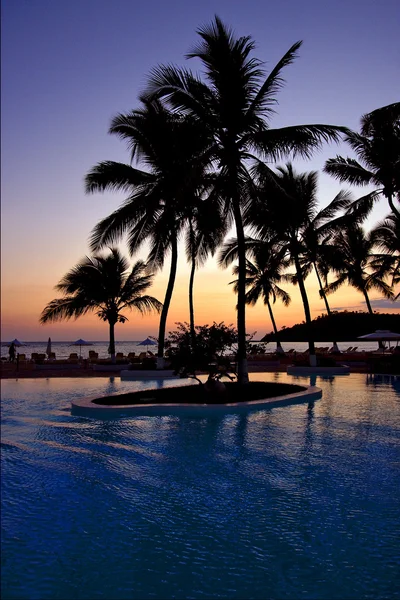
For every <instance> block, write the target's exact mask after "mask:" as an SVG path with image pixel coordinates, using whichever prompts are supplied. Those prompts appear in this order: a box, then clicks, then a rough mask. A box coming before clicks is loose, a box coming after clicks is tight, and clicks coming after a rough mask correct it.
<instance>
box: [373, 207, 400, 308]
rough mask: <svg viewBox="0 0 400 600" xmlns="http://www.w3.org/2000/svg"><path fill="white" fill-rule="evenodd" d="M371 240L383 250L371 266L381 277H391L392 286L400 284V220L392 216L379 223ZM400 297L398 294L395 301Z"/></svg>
mask: <svg viewBox="0 0 400 600" xmlns="http://www.w3.org/2000/svg"><path fill="white" fill-rule="evenodd" d="M371 240H372V242H373V243H374V245H375V246H376V247H377V248H378V249H379V250H381V252H382V254H379V255H376V256H375V258H374V259H373V261H372V263H371V266H372V268H373V269H374V270H375V271H376V272H377V273H379V275H380V276H382V277H385V276H387V275H389V276H390V277H391V281H392V283H391V285H392V287H394V286H395V285H397V284H399V283H400V219H399V218H397V217H396V215H394V214H391V215H388V216H387V217H386V219H384V220H383V221H381V222H380V223H378V224H377V225H376V226H375V227H374V229H373V230H372V231H371ZM399 296H400V293H399V294H397V296H396V298H395V300H397V299H398V298H399Z"/></svg>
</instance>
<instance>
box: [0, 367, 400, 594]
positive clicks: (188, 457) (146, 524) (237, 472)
mask: <svg viewBox="0 0 400 600" xmlns="http://www.w3.org/2000/svg"><path fill="white" fill-rule="evenodd" d="M252 379H253V380H267V381H281V382H289V383H290V382H293V383H300V384H304V383H306V384H307V383H308V381H307V379H306V378H303V377H290V376H287V375H286V374H284V373H275V374H274V373H268V374H261V373H258V374H253V375H252ZM169 384H171V382H169ZM316 384H317V385H318V386H319V387H321V388H322V389H323V397H322V399H321V400H318V401H316V402H315V403H312V404H309V405H297V406H293V407H284V408H279V409H273V410H270V411H267V410H263V411H258V412H257V411H256V412H251V413H249V414H248V415H241V416H233V415H231V416H220V417H218V416H215V417H213V418H181V417H176V416H170V417H140V418H126V419H121V420H115V419H114V420H92V419H86V418H83V417H74V416H71V412H70V402H71V399H72V398H76V397H79V396H81V395H84V396H87V395H100V394H103V393H104V394H109V393H112V392H115V393H118V392H127V391H129V390H130V389H137V386H138V384H137V383H136V382H129V381H127V382H121V381H120V380H119V379H117V378H116V379H115V380H114V379H112V378H110V379H104V378H95V379H90V380H89V379H88V380H82V379H48V380H43V379H36V380H6V381H3V382H2V577H1V592H2V594H1V597H2V599H3V600H7V599H22V600H30V599H35V600H36V599H37V600H46V599H51V600H56V599H60V600H72V599H90V600H92V599H93V600H94V599H97V598H100V599H104V600H112V599H119V600H128V599H132V600H133V599H140V600H142V599H148V598H155V599H170V598H177V599H180V598H182V599H192V598H193V599H197V598H199V599H213V598H219V599H220V598H228V599H245V598H246V599H247V598H249V599H252V598H254V599H263V600H265V599H276V600H278V599H279V600H281V599H293V600H298V599H300V598H301V599H303V598H304V599H317V600H325V599H326V600H333V599H340V600H344V599H362V598H367V599H371V600H372V599H373V600H377V599H384V598H400V592H399V589H400V588H399V585H398V584H399V576H400V568H399V564H400V560H399V558H400V556H399V554H400V552H399V520H400V502H399V490H400V468H399V464H400V442H399V429H400V378H399V377H395V376H370V375H365V374H352V375H350V376H342V377H340V376H337V377H332V378H330V379H323V378H321V377H317V380H316ZM150 386H151V383H149V382H146V384H142V387H150Z"/></svg>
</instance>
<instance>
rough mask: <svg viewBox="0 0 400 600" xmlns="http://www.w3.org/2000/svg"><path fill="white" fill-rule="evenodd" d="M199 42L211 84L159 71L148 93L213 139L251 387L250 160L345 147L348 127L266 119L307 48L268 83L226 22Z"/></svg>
mask: <svg viewBox="0 0 400 600" xmlns="http://www.w3.org/2000/svg"><path fill="white" fill-rule="evenodd" d="M198 34H199V36H200V43H199V44H198V46H197V47H195V48H194V49H193V51H192V52H190V53H189V54H188V55H187V56H188V58H197V59H199V60H200V62H201V64H202V66H203V68H204V76H205V80H206V81H204V80H203V79H201V78H200V77H198V76H196V75H194V74H193V73H192V72H191V71H190V70H188V69H178V68H175V67H173V66H160V67H159V68H157V69H155V70H154V71H153V74H152V77H151V80H150V82H149V86H148V89H147V95H148V97H150V98H154V97H163V98H165V99H166V100H167V101H168V103H169V105H170V106H171V107H172V108H173V109H174V110H178V111H180V110H183V111H184V112H185V114H189V115H191V116H192V117H193V118H195V119H197V120H198V121H199V122H200V123H201V124H202V125H203V127H204V129H205V130H206V131H207V132H208V134H209V136H210V138H211V139H212V141H213V158H214V166H215V168H216V169H217V170H218V172H219V175H220V182H219V185H220V189H221V191H222V192H223V194H224V197H225V201H226V207H227V212H226V214H227V218H229V219H230V220H233V221H234V223H235V227H236V236H237V240H238V251H239V274H238V303H237V328H238V381H239V382H240V383H246V382H247V381H248V369H247V360H246V324H245V294H246V283H245V282H246V256H245V241H244V240H245V232H244V224H243V214H242V211H243V209H244V207H245V204H246V202H248V201H249V200H250V198H251V195H250V196H249V190H251V189H252V182H251V176H250V173H249V170H248V164H249V159H253V158H255V157H257V156H263V157H266V158H268V160H272V161H275V160H278V159H279V158H280V157H281V156H282V155H287V154H288V153H292V154H294V155H299V156H303V157H309V156H310V155H311V154H312V152H313V151H314V150H316V149H318V148H319V147H320V146H321V144H322V142H326V141H332V140H333V141H338V140H339V137H340V133H341V132H346V131H347V130H346V129H345V128H340V127H334V126H329V125H300V126H292V127H283V128H280V129H272V128H270V127H269V124H268V122H267V120H268V119H269V118H270V117H271V116H272V114H273V113H274V110H273V107H274V106H275V105H276V104H277V98H276V96H277V92H278V91H279V89H280V88H281V87H282V85H283V79H282V75H281V72H282V69H284V67H286V66H288V65H290V64H291V63H292V62H293V61H294V59H295V57H296V55H297V51H298V49H299V48H300V46H301V42H297V43H296V44H294V45H293V46H292V47H291V48H290V49H289V50H288V52H286V54H285V55H284V56H283V57H282V58H281V60H280V61H279V62H278V63H277V65H276V66H275V67H274V68H273V69H272V71H271V72H270V74H269V75H268V77H265V73H264V71H263V69H262V63H261V61H259V60H258V59H256V58H254V57H252V56H251V53H252V51H253V49H254V42H253V40H252V39H251V37H249V36H247V37H236V36H235V35H234V34H233V32H232V31H231V30H230V29H229V28H228V27H227V26H226V25H224V23H222V21H221V20H220V19H219V18H218V17H215V19H214V21H213V22H212V23H211V24H210V25H208V26H205V27H203V28H201V29H199V30H198Z"/></svg>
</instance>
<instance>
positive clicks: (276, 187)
mask: <svg viewBox="0 0 400 600" xmlns="http://www.w3.org/2000/svg"><path fill="white" fill-rule="evenodd" d="M253 173H254V176H255V178H256V182H257V185H258V187H259V197H260V198H259V201H258V203H254V205H253V206H252V207H251V208H250V209H249V210H248V211H247V212H246V224H247V225H249V226H251V227H252V229H253V230H254V231H255V232H256V233H257V235H258V237H259V239H267V240H271V239H272V240H273V241H274V242H275V244H278V245H279V246H281V247H282V248H283V250H284V252H285V253H286V256H287V258H288V259H289V260H290V261H291V262H292V263H294V266H295V271H296V273H295V275H294V276H292V282H293V283H296V284H298V286H299V290H300V294H301V298H302V302H303V306H304V314H305V322H306V325H307V332H308V346H309V354H310V364H311V365H312V366H314V365H315V363H316V355H315V344H314V341H313V339H312V330H311V320H312V319H311V311H310V305H309V301H308V295H307V291H306V287H305V279H306V277H307V275H308V274H309V273H310V272H311V270H312V268H313V266H314V265H315V266H316V268H317V272H318V276H319V273H320V271H321V272H322V275H323V277H326V276H327V270H326V269H325V266H324V267H322V268H320V269H318V264H322V262H323V261H322V257H323V256H325V257H326V256H327V254H328V247H327V246H326V245H325V246H324V247H322V245H321V238H322V239H324V238H325V237H326V236H328V235H329V234H330V232H331V231H333V230H334V221H332V220H330V219H332V217H333V216H334V215H335V214H336V212H337V211H338V210H340V209H343V208H346V207H347V206H348V203H349V198H348V195H347V194H345V193H339V194H338V196H336V198H335V199H334V200H333V201H332V202H331V203H330V204H329V205H328V206H327V207H326V208H325V209H322V210H321V211H319V212H318V211H317V202H318V201H317V173H316V172H310V173H302V174H297V173H296V172H295V171H294V169H293V166H292V165H291V164H290V163H288V164H287V165H286V167H277V172H272V171H271V169H270V168H269V167H268V166H267V165H265V164H264V163H262V162H261V161H260V162H259V163H258V164H257V166H256V167H255V168H254V169H253Z"/></svg>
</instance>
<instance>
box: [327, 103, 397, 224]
mask: <svg viewBox="0 0 400 600" xmlns="http://www.w3.org/2000/svg"><path fill="white" fill-rule="evenodd" d="M344 139H345V141H346V142H348V144H349V145H350V147H351V148H352V150H354V152H355V154H356V156H357V157H358V159H359V161H361V162H358V161H357V160H355V159H353V158H343V157H342V156H336V158H331V159H329V160H328V161H327V162H326V164H325V168H324V171H325V172H326V173H329V174H330V175H333V176H334V177H336V179H339V181H343V182H344V181H345V182H348V183H350V184H352V185H374V186H378V187H379V188H380V191H381V193H382V194H383V195H384V196H385V197H386V198H387V200H388V202H389V205H390V208H391V209H392V211H393V213H394V214H395V215H397V217H400V212H399V209H398V207H396V206H395V204H394V200H395V199H396V198H397V201H398V202H400V102H396V103H394V104H389V105H388V106H384V107H382V108H379V109H377V110H374V111H373V112H371V113H368V114H366V115H364V116H363V117H362V118H361V132H360V133H356V132H353V131H350V132H349V133H347V135H346V136H345V138H344Z"/></svg>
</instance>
